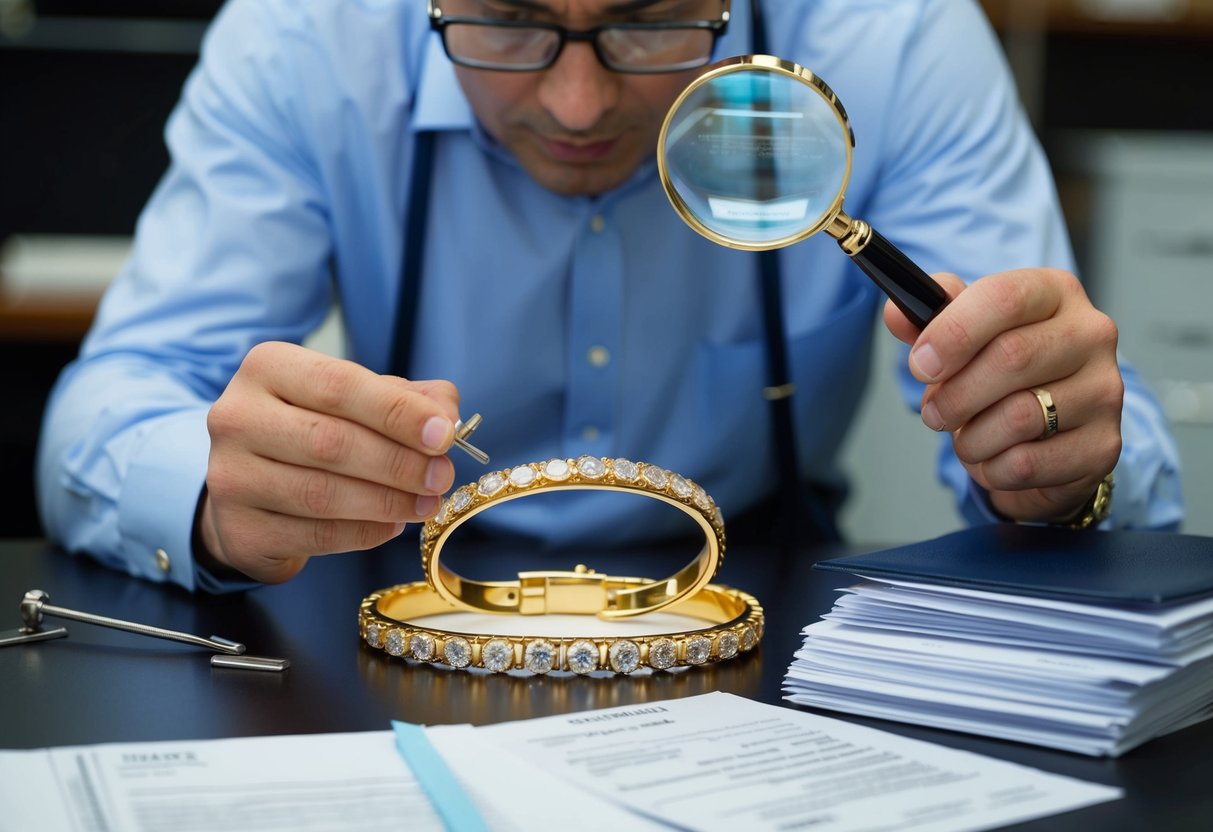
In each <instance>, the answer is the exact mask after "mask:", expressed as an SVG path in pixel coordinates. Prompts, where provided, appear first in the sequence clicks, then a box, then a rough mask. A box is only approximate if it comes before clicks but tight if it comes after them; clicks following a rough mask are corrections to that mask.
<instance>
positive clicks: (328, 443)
mask: <svg viewBox="0 0 1213 832" xmlns="http://www.w3.org/2000/svg"><path fill="white" fill-rule="evenodd" d="M250 421H251V424H250ZM207 424H208V428H209V430H210V433H211V437H212V439H213V440H215V441H216V442H221V441H223V440H231V441H233V442H236V443H239V444H241V445H243V444H245V443H246V442H247V441H248V438H249V437H251V436H256V437H257V441H256V445H255V446H252V447H249V448H248V450H249V451H251V452H252V453H255V454H256V455H257V456H260V457H263V458H267V459H272V460H277V461H280V462H284V463H289V464H291V465H297V466H303V467H306V468H316V469H320V470H324V471H332V472H334V473H337V474H344V475H346V476H349V477H353V478H356V479H359V480H365V481H367V482H370V483H378V484H380V485H383V486H388V487H389V488H393V489H398V490H401V491H409V492H412V493H415V494H442V493H444V492H446V491H447V489H449V488H450V487H451V484H452V482H453V480H454V467H453V466H452V465H451V461H450V460H449V459H447V458H446V457H445V456H430V455H428V454H425V453H422V452H420V451H415V450H413V449H412V448H409V447H408V446H406V445H402V444H400V443H398V442H394V441H392V440H391V439H388V438H387V437H386V436H383V435H382V434H379V433H376V432H375V431H373V430H371V429H370V428H367V427H364V426H362V425H360V424H358V423H356V422H351V421H349V420H347V419H343V418H341V417H339V416H333V415H330V414H327V413H318V412H315V411H309V410H304V409H302V408H299V407H295V406H294V405H290V404H286V403H283V402H277V403H276V405H275V406H274V407H273V408H263V409H260V410H258V411H255V412H253V411H248V410H245V411H242V412H239V413H236V412H232V411H229V410H228V408H227V407H226V406H224V405H222V404H220V405H217V406H216V407H214V408H212V410H211V414H210V417H209V418H208V422H207Z"/></svg>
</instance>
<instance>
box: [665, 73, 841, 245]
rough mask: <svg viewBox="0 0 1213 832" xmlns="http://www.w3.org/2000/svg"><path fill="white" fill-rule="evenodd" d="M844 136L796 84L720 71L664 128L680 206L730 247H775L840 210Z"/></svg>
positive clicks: (832, 116) (818, 100)
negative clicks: (727, 241)
mask: <svg viewBox="0 0 1213 832" xmlns="http://www.w3.org/2000/svg"><path fill="white" fill-rule="evenodd" d="M848 141H849V132H848V130H847V128H846V126H845V125H843V124H840V122H839V116H838V114H837V111H836V110H835V108H834V106H833V105H832V104H831V103H830V102H829V101H827V100H826V99H825V98H824V97H822V95H821V94H820V93H818V92H817V91H816V90H815V89H814V88H813V87H811V86H809V85H808V84H805V83H804V82H803V81H801V80H800V79H798V78H795V77H790V76H787V75H779V74H775V73H772V72H770V71H767V70H740V71H736V72H730V73H728V74H724V75H718V76H715V77H713V78H710V79H708V80H706V81H705V82H704V83H702V84H700V85H698V86H696V87H695V88H693V89H692V90H690V91H689V93H688V94H687V96H686V98H685V99H683V101H682V103H681V105H680V106H679V107H678V108H677V109H676V110H675V111H674V112H673V113H672V114H671V116H670V120H669V124H668V125H667V129H666V132H665V139H664V146H663V148H662V150H663V151H664V154H665V163H666V175H667V176H668V177H669V180H670V184H671V185H672V187H673V189H674V191H675V192H676V193H677V194H678V195H679V197H681V199H682V200H683V202H684V204H685V209H686V210H687V211H689V212H690V213H691V214H693V215H694V217H695V218H696V219H698V221H699V222H700V223H702V224H703V226H704V227H706V228H707V229H708V230H710V231H713V232H715V233H716V234H718V235H720V236H721V237H723V238H727V239H728V240H729V241H733V242H742V243H748V244H756V245H761V246H762V247H764V248H765V247H775V246H777V245H780V244H783V243H784V242H785V241H790V239H789V238H800V237H804V236H807V233H812V231H815V230H819V229H820V228H821V227H822V226H823V225H824V224H825V223H826V222H828V221H829V219H830V218H831V217H832V216H833V215H834V214H835V213H837V209H838V207H839V205H840V203H841V197H842V193H843V191H844V190H845V188H846V183H847V178H848V175H849V168H850V156H849V147H848Z"/></svg>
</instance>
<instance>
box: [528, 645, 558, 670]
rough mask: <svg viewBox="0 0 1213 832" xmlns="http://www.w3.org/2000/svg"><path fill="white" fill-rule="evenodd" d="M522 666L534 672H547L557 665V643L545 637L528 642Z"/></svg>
mask: <svg viewBox="0 0 1213 832" xmlns="http://www.w3.org/2000/svg"><path fill="white" fill-rule="evenodd" d="M522 666H523V667H525V668H526V669H527V670H529V671H531V672H532V673H547V672H548V671H550V670H551V669H552V668H553V667H555V666H556V645H554V644H552V642H550V641H547V640H545V639H539V640H537V641H531V642H527V646H526V650H524V651H523V653H522Z"/></svg>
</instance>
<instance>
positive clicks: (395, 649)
mask: <svg viewBox="0 0 1213 832" xmlns="http://www.w3.org/2000/svg"><path fill="white" fill-rule="evenodd" d="M383 649H384V650H386V651H388V653H390V654H391V655H393V656H402V655H404V630H392V631H391V632H389V633H388V634H387V638H386V639H384V640H383Z"/></svg>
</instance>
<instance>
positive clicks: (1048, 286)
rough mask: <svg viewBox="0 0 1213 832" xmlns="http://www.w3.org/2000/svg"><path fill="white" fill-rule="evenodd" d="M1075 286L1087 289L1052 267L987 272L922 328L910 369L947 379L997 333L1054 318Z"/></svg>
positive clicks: (924, 375)
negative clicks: (998, 272) (986, 274)
mask: <svg viewBox="0 0 1213 832" xmlns="http://www.w3.org/2000/svg"><path fill="white" fill-rule="evenodd" d="M1074 291H1077V292H1079V293H1081V292H1082V287H1081V286H1080V285H1079V284H1078V281H1077V278H1075V277H1073V276H1072V275H1065V274H1063V273H1062V272H1058V271H1055V270H1051V269H1022V270H1019V271H1012V272H1003V273H1001V274H994V275H990V276H989V277H983V278H982V279H981V280H979V281H977V282H975V283H973V284H972V285H971V286H969V287H968V288H967V289H965V290H964V291H963V292H960V293H959V294H957V295H956V297H955V298H954V299H953V300H952V302H951V303H950V304H948V306H947V307H945V308H944V309H943V310H942V311H941V312H940V313H939V315H937V316H936V317H935V318H934V319H933V320H932V321H931V323H930V324H928V325H927V328H926V329H924V330H923V331H922V334H921V335H920V336H919V337H918V339H917V340H916V341H915V342H914V346H913V348H912V349H911V350H910V368H911V370H913V372H914V375H915V376H916V377H917V378H918V379H919V380H920V381H926V382H939V381H944V380H946V379H947V378H949V377H950V376H951V375H952V374H954V373H955V372H957V371H958V370H960V369H961V368H962V367H965V366H967V365H968V364H969V362H970V361H971V360H972V359H973V357H974V356H976V355H977V354H978V353H979V352H981V351H982V350H983V349H985V348H986V346H987V345H988V344H989V343H990V342H991V341H993V340H994V338H995V337H996V336H998V335H1000V334H1002V333H1004V332H1007V331H1009V330H1013V329H1016V328H1019V327H1023V326H1027V325H1029V324H1033V323H1037V322H1039V321H1045V320H1048V319H1049V318H1051V317H1053V315H1054V314H1056V313H1057V311H1058V309H1059V307H1060V306H1061V304H1062V303H1063V301H1064V299H1065V297H1066V295H1067V294H1068V293H1070V292H1074Z"/></svg>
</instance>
